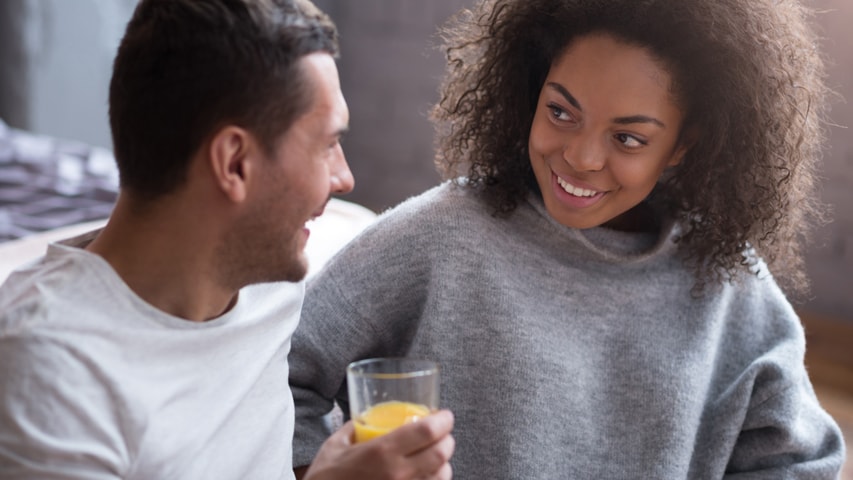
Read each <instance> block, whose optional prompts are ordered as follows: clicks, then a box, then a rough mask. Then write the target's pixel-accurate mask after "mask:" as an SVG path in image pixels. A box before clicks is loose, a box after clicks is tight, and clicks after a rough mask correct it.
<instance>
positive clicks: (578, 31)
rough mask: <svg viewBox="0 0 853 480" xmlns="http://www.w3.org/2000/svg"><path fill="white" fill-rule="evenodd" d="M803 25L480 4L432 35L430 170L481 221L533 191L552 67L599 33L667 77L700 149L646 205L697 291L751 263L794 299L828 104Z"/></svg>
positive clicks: (569, 6) (630, 10)
mask: <svg viewBox="0 0 853 480" xmlns="http://www.w3.org/2000/svg"><path fill="white" fill-rule="evenodd" d="M810 19H811V12H810V11H809V10H807V9H806V8H804V7H803V6H802V5H801V4H800V3H798V2H797V1H795V0H484V1H482V2H480V3H479V4H478V5H477V7H475V9H474V10H463V11H462V12H461V13H460V14H458V15H457V16H456V17H454V19H452V20H451V22H449V23H448V24H447V25H446V26H445V27H444V29H443V30H442V35H443V37H444V40H445V43H444V49H445V52H446V55H447V61H448V68H447V72H446V77H445V79H444V82H443V84H442V91H441V94H442V95H441V100H440V102H439V103H438V104H437V105H436V106H435V107H434V109H433V112H432V116H433V120H434V122H435V125H436V130H437V134H438V139H439V149H438V153H437V157H436V164H437V166H438V168H439V171H440V173H441V174H442V176H443V178H445V179H455V178H460V179H462V182H463V183H464V184H465V185H469V186H477V187H481V188H482V189H483V191H484V194H485V195H486V196H487V198H488V199H489V201H490V202H491V204H492V205H493V207H494V209H495V212H494V213H496V214H499V215H500V214H507V213H509V212H511V211H512V210H513V209H515V207H516V206H517V205H518V203H519V201H521V200H522V199H523V198H524V197H525V196H526V195H528V194H529V192H530V191H531V189H532V188H533V189H535V188H536V187H535V185H536V182H535V179H534V177H533V172H532V168H531V166H530V160H529V157H528V151H527V149H528V135H529V132H530V126H531V123H532V120H533V115H534V113H535V109H536V103H537V99H538V97H539V91H540V89H541V87H542V84H543V83H544V80H545V78H546V76H547V74H548V70H549V68H550V66H551V64H552V62H553V61H554V60H555V59H556V58H557V57H558V56H559V55H560V53H562V51H563V50H564V49H565V48H566V46H567V45H568V44H569V43H570V42H571V41H572V39H574V38H576V37H577V36H579V35H583V34H586V33H590V32H596V31H605V32H609V33H611V34H612V35H614V36H616V37H617V38H620V39H622V40H623V41H625V42H628V43H629V44H632V45H638V46H641V47H644V48H647V49H648V50H649V51H650V52H651V53H652V55H653V56H654V57H655V58H657V59H658V60H659V61H661V62H662V65H664V66H665V67H667V68H668V70H669V71H670V73H671V76H672V79H673V84H674V85H673V93H674V95H675V97H676V99H677V100H678V101H679V103H680V104H681V105H682V106H683V108H684V110H685V120H684V124H683V125H682V133H683V132H686V131H691V132H696V133H697V134H698V135H697V137H696V139H695V140H696V141H695V143H694V144H693V146H692V147H691V148H690V150H689V151H688V153H687V155H686V156H685V158H684V160H683V161H682V163H681V165H679V166H678V167H677V168H675V169H674V171H673V173H672V175H671V176H667V178H666V179H665V180H662V181H661V183H660V184H659V185H658V186H657V187H656V188H655V191H654V192H653V193H652V197H653V198H652V200H654V201H655V202H656V203H659V204H661V205H663V206H664V207H665V208H667V210H668V212H669V214H670V215H673V216H675V217H676V218H678V219H680V220H681V221H682V222H683V223H684V226H685V228H684V230H683V234H682V236H681V238H680V239H679V248H680V251H681V253H682V255H683V256H684V258H685V260H686V261H687V262H688V263H689V264H690V265H692V266H693V268H694V270H695V273H696V279H697V286H698V288H699V289H700V290H701V289H702V288H704V286H705V285H708V284H716V283H719V282H722V281H726V280H732V279H734V278H736V277H737V275H738V274H739V273H742V272H746V271H750V270H753V269H754V268H753V267H754V266H755V263H756V261H757V260H756V259H755V257H754V256H750V255H747V254H746V252H748V251H749V250H751V249H754V250H755V252H756V253H757V254H758V255H759V256H760V257H761V258H763V260H764V261H765V262H766V263H767V265H768V267H769V269H770V270H771V271H772V272H773V273H774V275H775V276H776V277H778V278H779V280H780V284H782V286H783V287H785V288H786V290H788V291H789V293H805V292H806V291H807V287H808V282H807V279H806V275H805V272H804V265H803V252H802V248H803V244H804V242H805V240H806V239H807V233H808V231H809V230H810V229H809V228H808V224H809V223H811V222H813V221H815V220H819V219H821V218H822V207H821V204H820V203H819V202H818V201H817V199H816V196H815V191H814V189H815V171H814V169H815V164H816V162H817V160H818V159H819V157H820V155H821V153H822V152H821V150H822V148H823V144H824V119H825V114H826V110H827V105H826V101H827V96H828V93H829V92H828V90H827V88H826V86H825V83H824V81H825V70H824V65H823V59H822V56H821V55H820V53H819V50H818V47H817V38H816V36H815V34H814V32H813V31H812V30H811V28H810V25H809V21H810Z"/></svg>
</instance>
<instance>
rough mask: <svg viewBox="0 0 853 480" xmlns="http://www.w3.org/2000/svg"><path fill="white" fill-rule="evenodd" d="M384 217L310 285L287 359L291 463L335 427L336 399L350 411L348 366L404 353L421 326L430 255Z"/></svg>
mask: <svg viewBox="0 0 853 480" xmlns="http://www.w3.org/2000/svg"><path fill="white" fill-rule="evenodd" d="M379 223H380V224H381V225H382V228H380V229H378V230H376V229H373V228H371V229H369V230H368V231H366V232H365V233H364V234H362V235H361V236H359V237H358V238H356V239H355V240H353V242H351V243H350V244H349V245H348V246H346V247H345V248H344V249H343V250H342V251H341V252H339V253H338V254H337V255H336V256H335V257H334V258H333V259H332V260H331V261H330V262H329V263H328V264H327V265H326V266H325V267H324V269H323V270H322V271H321V272H319V274H318V275H317V277H315V278H314V279H312V281H311V282H310V284H309V285H308V288H307V290H306V295H305V302H304V305H303V310H302V319H301V321H300V325H299V327H298V328H297V330H296V333H295V334H294V337H293V342H292V347H291V352H290V355H289V357H288V360H289V363H290V387H291V390H292V391H293V398H294V403H295V409H296V425H295V430H294V442H293V465H294V466H297V467H298V466H302V465H307V464H309V463H310V462H311V461H312V460H313V458H314V456H315V455H316V453H317V451H318V450H319V448H320V446H321V444H322V443H323V441H325V439H326V438H327V437H328V435H329V434H330V433H331V430H332V428H333V427H334V425H333V423H334V422H332V421H331V418H330V417H329V413H330V412H331V411H332V409H333V408H334V405H335V403H337V404H338V405H339V406H340V407H341V410H343V413H344V416H345V418H347V417H348V411H347V410H348V401H347V390H346V367H347V365H348V364H349V363H350V362H353V361H356V360H360V359H364V358H373V357H387V356H405V355H406V354H407V351H408V347H409V340H410V339H411V335H413V333H414V332H415V331H417V328H416V322H417V321H418V320H417V319H418V311H419V309H420V308H422V307H421V304H422V302H423V295H424V294H423V289H422V288H420V289H419V288H416V285H417V284H418V283H419V282H422V281H423V276H424V275H427V273H426V272H427V271H428V269H427V268H425V267H424V265H425V264H426V263H425V261H423V255H425V253H424V252H423V251H418V250H417V249H414V250H415V251H411V250H412V244H410V243H409V242H407V241H406V239H405V238H401V237H405V234H402V235H401V233H400V232H405V231H406V228H405V227H404V226H401V225H398V224H397V223H395V221H384V222H383V221H380V222H379ZM377 225H378V224H377ZM377 225H374V227H375V226H377ZM409 233H411V232H409Z"/></svg>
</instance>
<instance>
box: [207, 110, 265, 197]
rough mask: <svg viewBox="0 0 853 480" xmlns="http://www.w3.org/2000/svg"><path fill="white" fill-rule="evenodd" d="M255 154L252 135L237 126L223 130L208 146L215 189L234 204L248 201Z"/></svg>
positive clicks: (214, 136) (215, 135)
mask: <svg viewBox="0 0 853 480" xmlns="http://www.w3.org/2000/svg"><path fill="white" fill-rule="evenodd" d="M253 151H254V149H253V144H252V137H251V135H250V134H249V132H247V131H246V130H244V129H242V128H240V127H236V126H234V125H229V126H226V127H223V128H222V129H220V130H219V131H218V132H216V134H214V135H213V137H212V138H211V140H210V143H209V144H208V153H209V155H208V161H209V162H210V167H211V171H212V174H213V177H214V180H215V182H216V185H217V186H218V187H219V189H220V190H222V193H223V194H225V196H226V197H227V198H228V199H230V200H231V201H232V202H242V201H243V200H244V199H245V198H246V195H247V181H248V178H249V175H250V174H251V173H252V162H251V156H252V155H253Z"/></svg>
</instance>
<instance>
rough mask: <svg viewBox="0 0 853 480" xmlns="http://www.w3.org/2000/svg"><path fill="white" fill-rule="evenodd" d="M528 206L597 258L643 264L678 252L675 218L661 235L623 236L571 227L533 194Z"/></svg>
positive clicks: (666, 218)
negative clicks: (555, 216) (660, 256)
mask: <svg viewBox="0 0 853 480" xmlns="http://www.w3.org/2000/svg"><path fill="white" fill-rule="evenodd" d="M527 203H528V204H529V205H530V206H532V208H533V211H534V212H535V214H536V215H537V216H539V217H541V218H542V219H544V220H545V221H546V222H547V223H548V224H549V227H550V228H552V229H553V230H554V231H556V232H557V233H558V234H560V235H563V236H565V237H566V238H567V240H570V241H572V242H574V243H577V244H580V245H581V246H582V247H584V248H585V249H587V250H588V251H589V252H590V253H591V254H593V255H594V256H595V257H598V258H600V259H602V260H605V261H611V262H639V261H643V260H647V259H650V258H652V257H656V256H658V255H661V254H665V253H669V252H671V251H674V250H675V248H676V245H675V243H674V239H675V238H676V237H677V236H678V234H679V231H680V229H679V228H678V223H677V222H675V221H674V220H673V219H672V218H671V217H669V216H664V218H663V219H662V222H661V228H660V230H659V231H658V232H654V233H649V232H643V233H635V232H622V231H618V230H613V229H610V228H605V227H594V228H588V229H577V228H571V227H567V226H565V225H563V224H561V223H559V222H557V221H556V220H554V218H553V217H552V216H551V215H550V214H549V213H548V210H547V209H546V208H545V204H544V202H543V201H542V198H541V197H540V196H539V195H537V194H535V193H531V194H530V195H528V197H527Z"/></svg>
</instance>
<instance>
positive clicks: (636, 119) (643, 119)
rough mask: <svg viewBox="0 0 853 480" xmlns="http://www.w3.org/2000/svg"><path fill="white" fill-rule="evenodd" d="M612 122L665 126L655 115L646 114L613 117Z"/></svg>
mask: <svg viewBox="0 0 853 480" xmlns="http://www.w3.org/2000/svg"><path fill="white" fill-rule="evenodd" d="M613 123H618V124H619V125H628V124H630V123H653V124H655V125H657V126H659V127H660V128H666V125H664V124H663V122H661V121H660V120H658V119H657V118H655V117H649V116H647V115H631V116H630V117H619V118H614V119H613Z"/></svg>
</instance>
